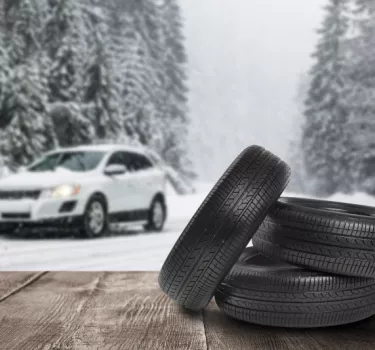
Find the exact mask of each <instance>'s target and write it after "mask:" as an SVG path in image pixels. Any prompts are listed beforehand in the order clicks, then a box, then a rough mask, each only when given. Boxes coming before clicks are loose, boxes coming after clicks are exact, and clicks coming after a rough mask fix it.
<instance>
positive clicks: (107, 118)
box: [83, 1, 122, 141]
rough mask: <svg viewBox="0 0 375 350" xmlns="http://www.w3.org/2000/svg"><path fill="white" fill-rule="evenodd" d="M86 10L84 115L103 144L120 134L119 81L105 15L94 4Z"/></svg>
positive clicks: (93, 2)
mask: <svg viewBox="0 0 375 350" xmlns="http://www.w3.org/2000/svg"><path fill="white" fill-rule="evenodd" d="M89 10H90V11H89V16H90V19H91V23H92V28H91V32H90V33H91V36H92V38H93V43H92V47H91V48H90V51H89V56H88V59H87V61H86V64H85V70H84V72H85V81H84V84H83V91H84V96H83V102H84V114H85V116H86V118H88V119H90V120H91V123H92V125H93V126H94V130H95V134H96V138H98V139H99V140H103V141H104V140H111V139H116V138H117V136H118V135H119V134H120V133H121V127H122V125H121V109H120V104H121V98H120V90H121V81H120V80H119V79H117V71H116V68H117V67H115V66H114V63H115V59H114V57H113V54H114V53H113V51H112V50H111V44H110V40H111V38H110V34H109V28H108V20H107V13H106V12H104V10H103V9H101V8H100V7H99V5H98V4H97V3H96V2H95V1H92V2H91V8H90V9H89Z"/></svg>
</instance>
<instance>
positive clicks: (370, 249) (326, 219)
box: [253, 198, 375, 277]
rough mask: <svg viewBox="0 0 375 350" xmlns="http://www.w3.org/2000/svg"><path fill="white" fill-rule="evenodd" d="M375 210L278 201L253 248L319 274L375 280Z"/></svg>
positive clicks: (254, 241) (316, 201)
mask: <svg viewBox="0 0 375 350" xmlns="http://www.w3.org/2000/svg"><path fill="white" fill-rule="evenodd" d="M374 216H375V208H371V207H365V206H360V205H354V204H346V203H338V202H328V201H321V200H311V199H303V198H281V199H280V200H279V201H278V202H277V203H276V204H275V205H274V206H273V207H272V208H271V210H270V212H269V214H268V216H267V217H266V219H265V221H264V222H263V224H262V225H261V226H260V228H259V230H258V232H257V234H256V235H255V236H254V239H253V244H254V247H256V248H257V249H258V250H259V251H260V252H262V253H264V254H266V255H268V256H271V257H276V258H279V259H282V260H284V261H286V262H289V263H292V264H296V265H300V266H304V267H308V268H311V269H314V270H317V271H325V272H330V273H336V274H342V275H348V276H363V277H375V217H374Z"/></svg>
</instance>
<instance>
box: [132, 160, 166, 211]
mask: <svg viewBox="0 0 375 350" xmlns="http://www.w3.org/2000/svg"><path fill="white" fill-rule="evenodd" d="M133 157H134V167H135V169H136V172H137V177H138V181H139V183H138V186H139V188H140V194H141V196H142V198H141V201H142V205H143V207H144V208H148V207H149V206H150V204H151V201H152V198H153V197H154V196H155V194H156V193H158V192H159V191H160V189H161V178H160V172H158V171H157V169H156V168H155V167H154V165H153V164H152V163H151V161H150V160H149V159H148V158H147V157H146V156H144V155H143V154H138V153H137V154H134V155H133Z"/></svg>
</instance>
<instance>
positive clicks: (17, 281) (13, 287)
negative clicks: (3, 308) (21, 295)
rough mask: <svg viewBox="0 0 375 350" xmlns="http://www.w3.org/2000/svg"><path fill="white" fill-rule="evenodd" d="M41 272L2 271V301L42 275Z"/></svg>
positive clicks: (0, 279) (0, 298) (0, 292)
mask: <svg viewBox="0 0 375 350" xmlns="http://www.w3.org/2000/svg"><path fill="white" fill-rule="evenodd" d="M41 275H42V273H40V272H2V273H1V274H0V301H1V300H2V299H4V298H7V297H8V296H10V295H12V294H13V293H16V292H17V291H18V290H19V289H21V288H23V287H24V286H26V285H28V284H29V283H32V282H33V281H34V280H35V279H37V278H38V277H40V276H41Z"/></svg>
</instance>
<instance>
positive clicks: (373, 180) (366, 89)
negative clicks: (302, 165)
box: [346, 0, 375, 194]
mask: <svg viewBox="0 0 375 350" xmlns="http://www.w3.org/2000/svg"><path fill="white" fill-rule="evenodd" d="M355 5H356V6H355V7H354V8H353V11H352V18H351V26H352V27H353V29H354V30H353V33H352V36H351V37H349V38H348V40H347V46H348V49H349V50H350V52H351V56H350V60H349V73H350V75H349V78H350V79H349V82H350V88H349V89H348V93H347V96H346V102H347V104H348V106H349V108H350V118H349V122H350V129H351V132H352V136H353V149H352V153H353V164H352V166H351V168H352V169H353V172H355V180H356V183H357V190H360V191H366V192H369V193H371V194H375V141H374V133H375V119H374V115H375V2H374V1H373V0H356V1H355Z"/></svg>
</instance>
